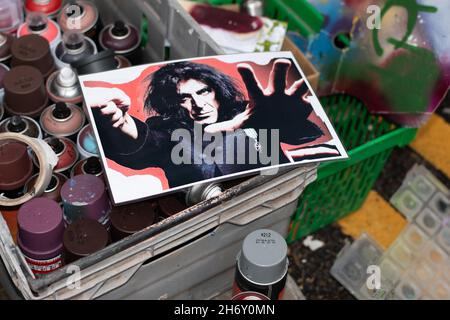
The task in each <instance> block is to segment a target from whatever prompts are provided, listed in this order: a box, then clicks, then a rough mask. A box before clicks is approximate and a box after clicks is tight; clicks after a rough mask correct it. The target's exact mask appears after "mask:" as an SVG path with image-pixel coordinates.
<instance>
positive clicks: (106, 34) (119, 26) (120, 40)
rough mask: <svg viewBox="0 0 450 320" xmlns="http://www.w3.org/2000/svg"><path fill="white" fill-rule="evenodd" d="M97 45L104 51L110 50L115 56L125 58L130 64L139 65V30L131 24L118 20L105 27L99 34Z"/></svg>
mask: <svg viewBox="0 0 450 320" xmlns="http://www.w3.org/2000/svg"><path fill="white" fill-rule="evenodd" d="M99 43H100V46H101V47H102V48H103V49H104V50H108V49H109V50H112V51H113V52H114V53H115V54H119V55H122V56H124V57H126V58H127V59H128V60H130V61H131V63H132V64H139V63H140V50H139V44H140V43H141V39H140V35H139V30H138V29H137V28H136V27H135V26H133V25H131V24H128V23H125V22H123V21H121V20H119V21H116V22H115V23H113V24H109V25H107V26H106V27H105V28H103V30H102V31H101V32H100V36H99Z"/></svg>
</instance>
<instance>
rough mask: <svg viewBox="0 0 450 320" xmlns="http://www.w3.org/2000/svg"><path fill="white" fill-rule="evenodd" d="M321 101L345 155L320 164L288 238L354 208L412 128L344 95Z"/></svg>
mask: <svg viewBox="0 0 450 320" xmlns="http://www.w3.org/2000/svg"><path fill="white" fill-rule="evenodd" d="M321 103H322V105H323V107H324V109H325V111H326V112H327V115H328V117H329V118H330V120H331V122H332V123H333V126H334V128H335V129H336V131H337V133H338V135H339V137H340V138H341V141H342V142H343V143H344V146H345V147H346V149H347V152H348V154H349V159H348V160H345V161H334V162H326V163H323V164H321V165H320V167H319V169H318V177H317V180H316V181H315V182H313V183H312V184H311V185H309V186H308V187H307V188H306V189H305V191H304V193H303V194H302V196H301V198H300V200H299V204H298V208H297V212H296V213H295V215H294V217H293V220H292V223H291V228H290V233H289V236H288V239H287V240H288V242H293V241H295V240H298V239H300V238H302V237H304V236H306V235H308V234H310V233H312V232H314V231H316V230H318V229H320V228H322V227H325V226H326V225H328V224H330V223H332V222H334V221H336V220H339V219H340V218H342V217H344V216H345V215H347V214H349V213H351V212H353V211H355V210H358V209H359V208H360V207H361V206H362V204H363V202H364V201H365V199H366V197H367V195H368V194H369V191H370V190H371V189H372V187H373V184H374V183H375V181H376V180H377V178H378V176H379V175H380V173H381V171H382V169H383V167H384V165H385V163H386V161H387V159H388V158H389V156H390V154H391V151H392V150H393V149H394V147H403V146H406V145H408V144H409V143H410V142H411V141H412V140H413V139H414V137H415V135H416V132H417V130H416V129H413V128H398V127H396V126H395V125H394V124H391V123H389V122H388V121H386V120H384V119H383V117H381V116H378V115H373V114H370V113H369V112H368V111H367V109H366V108H365V106H364V105H363V103H361V102H360V101H359V100H357V99H356V98H353V97H350V96H348V95H344V94H339V95H333V96H328V97H322V98H321Z"/></svg>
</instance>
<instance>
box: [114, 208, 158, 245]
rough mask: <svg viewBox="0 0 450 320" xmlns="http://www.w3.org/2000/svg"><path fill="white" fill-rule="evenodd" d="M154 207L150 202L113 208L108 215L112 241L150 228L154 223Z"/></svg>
mask: <svg viewBox="0 0 450 320" xmlns="http://www.w3.org/2000/svg"><path fill="white" fill-rule="evenodd" d="M155 206H156V203H155V202H154V201H152V200H151V201H142V202H137V203H132V204H128V205H125V206H118V207H113V209H112V210H111V213H110V214H109V219H110V221H111V237H112V240H113V241H119V240H121V239H123V238H125V237H127V236H129V235H132V234H134V233H136V232H138V231H140V230H142V229H145V228H146V227H148V226H151V225H152V224H153V223H154V222H155V217H156V214H155V210H154V208H155Z"/></svg>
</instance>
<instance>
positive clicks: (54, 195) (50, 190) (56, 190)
mask: <svg viewBox="0 0 450 320" xmlns="http://www.w3.org/2000/svg"><path fill="white" fill-rule="evenodd" d="M38 176H39V175H38V174H35V175H33V176H32V177H31V178H30V179H29V180H28V181H27V183H26V184H25V189H24V191H25V192H28V191H29V190H32V189H33V187H34V185H35V183H36V181H37V179H38ZM66 181H67V177H66V176H65V175H63V174H61V173H56V172H54V173H53V174H52V178H51V179H50V182H49V184H48V186H47V187H46V188H45V190H44V193H43V194H42V195H41V197H42V198H47V199H51V200H53V201H56V202H58V203H59V204H61V188H62V186H63V184H64V183H65V182H66Z"/></svg>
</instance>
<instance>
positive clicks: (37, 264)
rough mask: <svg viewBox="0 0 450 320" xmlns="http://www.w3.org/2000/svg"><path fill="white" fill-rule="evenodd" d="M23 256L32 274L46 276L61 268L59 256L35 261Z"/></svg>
mask: <svg viewBox="0 0 450 320" xmlns="http://www.w3.org/2000/svg"><path fill="white" fill-rule="evenodd" d="M24 256H25V260H26V261H27V263H28V265H29V266H30V269H31V271H33V273H34V274H46V273H50V272H52V271H55V270H56V269H59V268H61V267H62V256H61V255H60V254H59V255H57V256H56V257H54V258H52V259H48V260H36V259H32V258H30V257H27V256H26V255H24Z"/></svg>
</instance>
